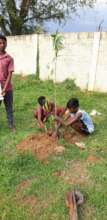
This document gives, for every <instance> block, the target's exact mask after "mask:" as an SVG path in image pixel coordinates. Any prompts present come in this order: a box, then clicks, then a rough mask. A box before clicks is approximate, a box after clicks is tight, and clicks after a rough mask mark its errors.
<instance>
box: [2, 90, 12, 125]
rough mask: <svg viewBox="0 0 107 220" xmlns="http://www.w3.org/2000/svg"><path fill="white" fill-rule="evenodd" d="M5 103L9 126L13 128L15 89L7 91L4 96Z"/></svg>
mask: <svg viewBox="0 0 107 220" xmlns="http://www.w3.org/2000/svg"><path fill="white" fill-rule="evenodd" d="M0 104H1V101H0ZM4 105H5V109H6V114H7V120H8V127H9V128H12V127H13V91H8V92H6V95H5V96H4Z"/></svg>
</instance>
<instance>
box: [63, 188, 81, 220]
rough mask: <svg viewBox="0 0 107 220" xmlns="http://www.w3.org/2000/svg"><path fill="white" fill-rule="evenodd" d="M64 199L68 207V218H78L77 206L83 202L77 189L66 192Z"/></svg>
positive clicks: (73, 219)
mask: <svg viewBox="0 0 107 220" xmlns="http://www.w3.org/2000/svg"><path fill="white" fill-rule="evenodd" d="M65 199H66V206H67V208H69V220H78V212H77V206H78V205H81V204H82V203H83V201H84V198H83V195H82V194H81V193H80V192H79V191H78V190H73V191H70V192H68V193H67V194H66V198H65Z"/></svg>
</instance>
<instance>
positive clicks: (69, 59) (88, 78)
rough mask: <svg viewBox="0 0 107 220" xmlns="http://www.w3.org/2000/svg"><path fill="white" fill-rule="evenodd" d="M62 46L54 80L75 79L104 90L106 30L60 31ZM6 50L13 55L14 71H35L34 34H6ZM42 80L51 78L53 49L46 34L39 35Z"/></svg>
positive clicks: (106, 78)
mask: <svg viewBox="0 0 107 220" xmlns="http://www.w3.org/2000/svg"><path fill="white" fill-rule="evenodd" d="M61 35H62V36H63V42H64V48H63V49H62V50H61V51H60V53H59V57H58V60H57V73H56V79H57V82H62V81H64V80H66V79H74V80H75V83H76V85H77V86H79V87H80V88H81V89H88V90H90V91H93V90H95V91H101V92H107V33H106V32H103V33H101V34H100V33H99V32H95V33H63V34H61ZM7 51H8V52H9V53H10V54H11V55H12V56H13V57H14V59H15V73H17V74H23V75H28V74H35V73H36V57H37V35H36V34H34V35H22V36H12V37H8V47H7ZM39 66H40V78H41V79H42V80H46V79H54V50H53V42H52V37H51V36H50V35H49V34H41V35H39Z"/></svg>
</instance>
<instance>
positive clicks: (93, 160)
mask: <svg viewBox="0 0 107 220" xmlns="http://www.w3.org/2000/svg"><path fill="white" fill-rule="evenodd" d="M87 162H88V163H90V164H96V163H100V162H102V158H101V157H96V156H94V155H90V156H88V158H87Z"/></svg>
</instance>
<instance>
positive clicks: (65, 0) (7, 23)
mask: <svg viewBox="0 0 107 220" xmlns="http://www.w3.org/2000/svg"><path fill="white" fill-rule="evenodd" d="M95 1H96V0H0V28H1V31H2V32H3V33H4V34H6V35H19V34H24V33H33V32H35V31H36V30H38V28H40V27H41V26H42V25H43V23H44V21H46V20H49V19H56V20H58V21H59V22H61V21H62V20H63V19H65V18H66V17H67V16H69V15H72V13H73V12H75V11H76V9H77V7H78V6H84V5H89V6H90V7H92V6H93V4H94V2H95Z"/></svg>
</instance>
